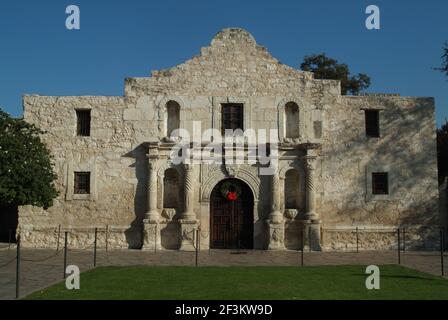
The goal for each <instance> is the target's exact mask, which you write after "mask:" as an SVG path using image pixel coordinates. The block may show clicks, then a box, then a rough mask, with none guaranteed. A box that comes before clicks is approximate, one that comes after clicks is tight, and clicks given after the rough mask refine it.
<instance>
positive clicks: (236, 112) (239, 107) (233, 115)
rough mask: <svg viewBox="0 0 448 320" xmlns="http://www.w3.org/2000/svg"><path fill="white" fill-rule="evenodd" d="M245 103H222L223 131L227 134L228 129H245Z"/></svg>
mask: <svg viewBox="0 0 448 320" xmlns="http://www.w3.org/2000/svg"><path fill="white" fill-rule="evenodd" d="M243 114H244V113H243V104H241V103H225V104H223V105H222V116H221V131H222V134H223V135H224V134H225V130H226V129H232V130H237V129H241V130H244V129H243Z"/></svg>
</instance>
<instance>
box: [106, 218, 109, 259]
mask: <svg viewBox="0 0 448 320" xmlns="http://www.w3.org/2000/svg"><path fill="white" fill-rule="evenodd" d="M108 241H109V225H108V224H106V252H107V249H108Z"/></svg>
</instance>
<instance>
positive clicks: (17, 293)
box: [16, 234, 20, 299]
mask: <svg viewBox="0 0 448 320" xmlns="http://www.w3.org/2000/svg"><path fill="white" fill-rule="evenodd" d="M16 261H17V262H16V299H19V296H20V234H19V235H18V236H17V256H16Z"/></svg>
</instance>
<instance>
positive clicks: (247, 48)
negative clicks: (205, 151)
mask: <svg viewBox="0 0 448 320" xmlns="http://www.w3.org/2000/svg"><path fill="white" fill-rule="evenodd" d="M170 100H173V101H176V102H177V103H178V104H179V106H180V117H179V121H180V127H181V128H185V129H187V130H188V131H189V132H192V131H193V121H199V122H200V124H201V129H202V131H203V130H205V129H207V128H216V129H220V123H221V104H222V103H228V102H235V103H243V104H244V129H247V128H252V129H267V130H269V129H279V137H280V138H281V139H283V138H285V137H284V132H285V123H286V121H285V117H284V107H285V105H286V104H287V103H288V102H289V101H293V102H295V103H296V104H297V105H298V107H299V117H298V118H299V123H298V124H297V126H298V127H299V138H298V139H297V140H296V141H295V143H297V144H307V143H322V146H321V149H320V151H319V153H318V155H319V157H320V159H319V160H318V166H317V169H316V171H317V172H316V173H317V177H316V179H317V181H316V190H317V195H316V198H317V211H318V213H319V214H320V218H321V219H322V223H323V227H324V228H334V227H341V226H342V227H344V226H345V227H351V226H353V225H355V224H356V225H376V226H381V227H382V228H384V229H385V230H389V229H388V228H394V227H396V226H398V225H403V226H413V225H423V226H427V225H436V224H437V223H438V220H437V215H436V214H435V212H437V172H436V155H435V122H434V102H433V100H432V99H427V98H402V97H342V96H341V95H340V84H339V82H338V81H333V80H315V79H314V78H313V75H312V74H311V73H309V72H302V71H299V70H296V69H294V68H291V67H289V66H285V65H283V64H282V63H280V62H279V61H278V60H276V59H275V58H273V57H272V56H271V55H270V54H269V52H268V51H267V50H266V49H265V48H263V47H261V46H259V45H258V44H256V42H255V40H254V39H253V37H252V36H251V35H250V34H249V33H248V32H246V31H244V30H241V29H225V30H223V31H221V32H220V33H218V34H217V35H216V37H215V38H214V39H213V40H212V42H211V45H210V46H208V47H204V48H202V49H201V51H200V54H199V55H197V56H195V57H193V58H192V59H190V60H188V61H186V62H185V63H183V64H181V65H178V66H176V67H174V68H170V69H167V70H161V71H153V73H152V76H151V77H147V78H128V79H126V80H125V95H124V96H123V97H92V96H80V97H48V96H36V95H26V96H24V102H23V103H24V117H25V120H27V121H29V122H32V123H35V124H36V125H37V126H39V127H40V128H41V129H43V130H45V131H46V132H47V133H46V134H45V135H44V136H43V139H44V141H45V143H46V144H47V145H48V146H49V148H50V150H51V152H52V154H53V156H54V165H55V171H56V173H57V175H58V180H57V182H56V186H57V188H58V190H59V192H60V195H59V197H58V198H57V199H56V200H55V204H54V206H53V207H51V208H49V209H48V210H46V211H45V210H42V209H39V208H34V207H30V206H25V207H22V208H20V214H19V216H20V217H19V223H20V226H19V228H20V229H19V230H21V232H23V233H24V234H25V236H24V237H23V240H24V241H23V243H24V245H25V246H52V245H53V244H54V243H55V242H54V240H53V239H54V232H55V231H54V230H55V228H58V226H59V225H61V226H62V228H63V229H67V230H72V232H73V234H77V236H76V237H75V236H73V239H77V240H72V241H73V244H72V245H74V246H80V247H82V246H84V245H88V244H89V241H90V240H88V239H91V238H89V237H91V235H90V234H89V232H87V231H85V230H87V229H88V230H92V228H95V227H99V228H105V227H106V226H114V228H115V229H114V230H115V231H116V232H115V233H114V232H112V233H111V241H112V242H111V246H114V247H120V248H121V247H130V248H139V247H141V245H142V228H143V227H142V220H143V217H144V214H145V212H146V210H147V184H148V166H147V163H148V159H147V157H146V153H147V151H148V149H147V145H146V144H147V143H148V142H156V141H161V140H162V139H163V138H164V137H166V135H167V132H166V118H167V115H166V104H167V103H168V102H169V101H170ZM362 108H379V109H382V111H381V112H380V114H381V138H379V139H367V138H366V137H365V131H364V113H363V111H362V110H361V109H362ZM76 109H90V110H91V116H92V122H91V127H92V130H91V136H90V137H78V136H76ZM320 128H322V136H321V133H320V131H321V130H320ZM282 141H285V140H282ZM286 142H291V141H286ZM301 156H303V155H302V154H300V153H297V152H296V153H294V152H289V151H285V152H284V159H283V164H282V166H284V167H288V166H296V167H297V168H299V169H300V168H301V167H303V163H302V160H301V158H300V157H301ZM164 159H165V160H161V161H160V162H159V164H158V165H160V166H161V167H163V166H164V165H166V163H167V159H166V158H164ZM377 169H384V170H386V171H389V172H390V173H391V187H390V189H391V194H390V196H389V197H387V198H383V199H374V197H371V195H369V194H368V192H367V191H366V190H368V176H369V173H370V172H371V171H372V170H377ZM203 170H205V169H204V168H203V167H201V168H199V167H198V168H195V170H194V179H195V185H194V188H195V197H196V198H195V203H194V209H195V212H196V214H197V217H198V220H200V221H202V222H203V223H204V226H203V227H204V230H206V228H208V226H206V225H205V224H206V222H207V221H209V220H208V218H207V215H209V210H208V208H209V206H208V205H209V204H208V203H207V201H206V199H205V200H204V199H203V198H204V196H203V195H202V193H203V188H205V187H206V186H204V185H203V183H204V181H205V180H206V176H204V175H203V173H202V172H203ZM74 171H90V172H91V194H90V195H88V196H85V195H75V194H74V192H73V172H74ZM248 172H252V173H251V174H249V173H247V174H248V175H249V176H251V175H252V176H255V178H253V179H252V178H251V179H252V180H253V181H256V182H254V183H255V184H257V185H258V186H257V187H256V190H258V191H259V194H257V195H255V197H256V198H257V199H259V201H258V202H257V203H256V209H257V212H256V215H255V217H256V220H255V221H254V224H255V229H256V230H255V232H254V234H255V237H256V239H255V240H256V241H255V246H256V248H259V249H262V248H265V246H266V231H265V219H267V216H268V214H269V210H270V208H269V206H270V202H269V201H270V197H269V190H268V189H269V179H267V178H266V177H264V178H257V169H256V168H249V169H248ZM299 172H300V176H299V185H300V187H299V188H300V189H299V193H300V194H302V195H303V179H304V175H303V173H304V172H303V169H302V170H299ZM159 179H161V177H159ZM300 179H302V180H300ZM216 182H217V181H216ZM158 183H159V185H163V183H162V184H161V183H160V181H159V182H158ZM208 187H210V186H208ZM159 198H161V199H163V197H161V196H160V197H159ZM282 198H283V197H282ZM162 201H163V200H162ZM282 201H283V200H282ZM180 202H181V204H180V208H179V210H182V205H183V204H182V201H180ZM162 209H163V205H162V207H161V205H160V201H159V202H158V210H160V212H162ZM86 228H87V229H86ZM164 228H166V229H164V230H165V231H164V234H165V247H166V248H171V249H173V248H176V246H177V245H178V243H177V242H176V241H177V240H176V239H175V238H176V237H177V236H176V232H177V227H176V226H174V224H172V223H169V224H167V226H166V227H164ZM379 228H380V227H379ZM120 230H121V231H120ZM296 232H297V231H296V230H295V229H294V227H293V226H292V225H291V226H289V227H288V230H287V232H286V233H287V237H290V238H288V239H287V242H288V247H290V248H294V247H295V246H298V242H297V241H298V240H296V235H295V234H296ZM82 233H84V234H85V235H81V234H82ZM112 234H115V235H112ZM334 234H335V231H331V235H330V233H328V235H327V236H326V238H325V239H324V241H325V243H326V244H324V247H325V248H328V249H337V248H340V247H341V246H342V247H344V246H349V244H343V243H344V242H346V243H352V239H348V237H347V236H346V234H345V233H341V235H340V236H339V235H335V236H333V235H334ZM171 235H172V238H173V239H174V240H172V241H171V240H169V238H170V237H171ZM378 237H383V233H379V234H378ZM112 239H115V240H112ZM332 239H336V240H332ZM372 239H373V238H372ZM163 241H164V240H163V239H162V245H163ZM372 241H373V242H375V240H372ZM382 242H384V243H386V242H387V241H386V240H384V241H382ZM388 243H389V242H388ZM390 243H392V242H390ZM385 246H386V247H389V246H390V245H389V244H386V245H385ZM206 247H207V246H206V245H203V246H202V248H206Z"/></svg>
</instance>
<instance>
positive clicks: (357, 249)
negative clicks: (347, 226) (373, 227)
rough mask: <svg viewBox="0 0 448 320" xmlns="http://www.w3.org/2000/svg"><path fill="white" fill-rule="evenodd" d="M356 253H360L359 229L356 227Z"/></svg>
mask: <svg viewBox="0 0 448 320" xmlns="http://www.w3.org/2000/svg"><path fill="white" fill-rule="evenodd" d="M356 253H359V235H358V227H356Z"/></svg>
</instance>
